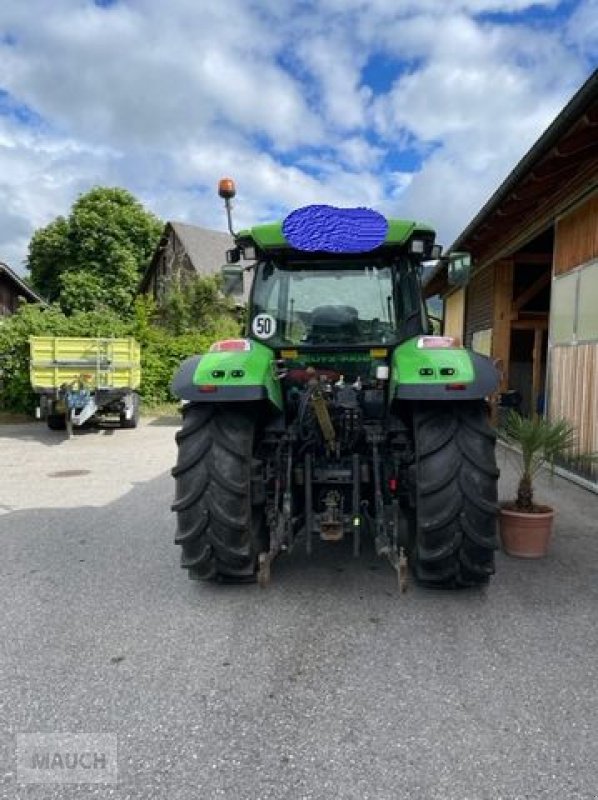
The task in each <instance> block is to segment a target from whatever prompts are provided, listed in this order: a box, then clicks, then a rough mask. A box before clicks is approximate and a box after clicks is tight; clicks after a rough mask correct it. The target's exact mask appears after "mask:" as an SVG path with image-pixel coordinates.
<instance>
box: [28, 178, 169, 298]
mask: <svg viewBox="0 0 598 800" xmlns="http://www.w3.org/2000/svg"><path fill="white" fill-rule="evenodd" d="M162 228H163V223H162V222H161V221H160V220H159V219H158V218H157V217H156V216H154V214H152V213H151V212H149V211H146V209H144V207H143V206H142V205H141V203H140V202H139V201H138V200H136V199H135V197H133V195H132V194H131V193H130V192H128V191H127V190H126V189H119V188H108V187H96V188H94V189H91V191H89V192H87V193H86V194H84V195H81V196H80V197H79V198H78V200H77V201H76V202H75V203H74V205H73V207H72V209H71V212H70V214H69V216H68V217H67V218H64V217H57V218H56V219H55V220H54V221H53V222H51V223H50V224H49V225H47V226H46V227H45V228H40V229H39V230H37V231H36V232H35V233H34V235H33V238H32V240H31V243H30V245H29V258H28V266H29V269H30V271H31V282H32V285H33V286H34V288H35V289H36V290H37V291H38V292H39V293H40V294H41V295H42V296H43V297H45V298H46V299H47V300H49V301H50V302H54V301H57V302H59V303H60V305H61V307H62V308H63V309H64V310H65V311H66V312H67V313H73V312H74V311H76V310H78V309H81V310H91V309H94V308H102V307H103V308H108V309H114V310H117V311H119V312H121V313H122V312H127V311H128V310H129V309H130V308H131V305H132V302H133V298H134V296H135V290H136V288H137V285H138V282H139V279H140V277H141V275H142V273H143V270H144V269H145V267H146V266H147V264H148V262H149V259H150V258H151V256H152V254H153V252H154V250H155V248H156V246H157V244H158V241H159V239H160V234H161V232H162Z"/></svg>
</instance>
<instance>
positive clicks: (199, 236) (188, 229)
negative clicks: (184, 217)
mask: <svg viewBox="0 0 598 800" xmlns="http://www.w3.org/2000/svg"><path fill="white" fill-rule="evenodd" d="M172 233H174V235H175V236H176V237H177V238H178V240H179V241H180V243H181V244H182V245H183V247H184V248H185V252H186V253H187V255H188V256H189V259H190V261H191V263H192V265H193V267H194V269H195V271H196V272H198V273H202V274H206V273H208V274H214V273H216V272H218V271H219V270H220V268H221V267H222V265H223V264H224V263H225V260H226V259H225V253H226V251H227V250H228V249H230V248H231V247H233V246H234V241H233V239H232V237H231V236H230V234H228V233H223V232H222V231H215V230H212V229H210V228H203V227H201V226H200V225H189V224H188V223H186V222H167V223H166V225H165V226H164V231H163V233H162V236H161V237H160V241H159V243H158V246H157V247H156V250H155V252H154V255H153V256H152V260H151V261H150V263H149V266H148V268H147V269H146V271H145V273H144V275H143V278H142V279H141V281H140V283H139V291H140V292H143V291H145V289H146V288H147V285H148V283H149V280H150V277H151V275H152V273H153V272H154V269H155V267H156V264H157V262H158V259H159V257H160V255H161V253H162V251H163V250H164V248H165V247H166V245H167V244H168V242H169V240H170V236H171V234H172Z"/></svg>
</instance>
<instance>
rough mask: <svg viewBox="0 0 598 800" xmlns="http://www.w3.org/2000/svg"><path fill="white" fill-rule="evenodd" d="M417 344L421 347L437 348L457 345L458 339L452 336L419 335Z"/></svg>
mask: <svg viewBox="0 0 598 800" xmlns="http://www.w3.org/2000/svg"><path fill="white" fill-rule="evenodd" d="M417 346H418V347H419V348H420V350H421V349H430V350H437V349H439V348H441V349H442V348H446V347H459V340H458V339H456V338H455V337H454V336H420V337H419V339H418V340H417Z"/></svg>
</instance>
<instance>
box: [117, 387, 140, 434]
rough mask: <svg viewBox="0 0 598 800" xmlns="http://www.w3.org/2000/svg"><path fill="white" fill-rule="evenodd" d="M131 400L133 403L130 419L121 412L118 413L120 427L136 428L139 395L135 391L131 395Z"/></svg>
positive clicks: (138, 413)
mask: <svg viewBox="0 0 598 800" xmlns="http://www.w3.org/2000/svg"><path fill="white" fill-rule="evenodd" d="M131 398H132V399H131V402H132V405H133V413H132V415H131V419H127V417H126V415H125V414H124V413H123V414H121V415H120V427H121V428H129V429H131V428H136V427H137V426H138V425H139V415H140V405H141V403H140V401H139V395H138V394H137V392H133V393H132V395H131Z"/></svg>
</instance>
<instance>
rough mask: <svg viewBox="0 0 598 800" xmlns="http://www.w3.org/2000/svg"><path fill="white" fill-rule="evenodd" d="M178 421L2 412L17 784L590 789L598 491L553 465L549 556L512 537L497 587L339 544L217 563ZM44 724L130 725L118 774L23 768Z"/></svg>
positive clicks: (179, 796)
mask: <svg viewBox="0 0 598 800" xmlns="http://www.w3.org/2000/svg"><path fill="white" fill-rule="evenodd" d="M167 422H168V421H166V423H167ZM174 430H175V428H174V427H173V426H171V425H169V424H165V423H164V421H162V422H160V423H159V424H157V423H152V424H148V423H144V425H143V426H142V427H141V428H140V429H138V430H137V431H120V430H115V431H112V432H110V431H102V432H89V433H86V434H81V435H79V436H76V437H75V438H74V439H73V440H71V441H65V440H64V438H63V437H62V436H61V435H60V434H55V433H50V432H48V431H46V430H45V429H44V428H43V426H41V425H37V424H29V425H15V426H8V425H4V426H1V427H0V455H1V459H0V461H1V466H0V469H1V470H2V472H0V542H1V548H2V550H1V552H2V557H1V559H0V643H1V644H0V647H1V650H0V673H1V674H0V715H1V724H0V779H3V781H4V782H3V783H2V784H0V796H1V797H2V798H25V797H27V798H65V799H66V800H70V798H87V797H99V798H109V797H113V798H119V799H120V798H122V799H123V800H124V798H135V800H137V799H139V800H141V799H142V798H143V800H150V799H153V798H156V800H157V799H158V798H160V800H162V799H164V800H204V798H205V800H212V798H216V797H226V798H234V800H246V799H247V800H250V799H251V800H256V799H257V798H264V799H265V798H289V800H296V799H297V800H298V799H299V798H318V799H320V798H321V799H322V800H331V798H341V799H342V800H353V798H355V800H401V798H409V800H414V799H415V798H417V800H433V799H434V800H436V799H438V800H453V798H454V800H457V799H458V800H466V799H468V800H482V799H484V800H485V799H486V798H488V800H497V798H505V799H506V798H508V799H509V800H515V799H516V798H534V800H536V798H550V800H567V799H568V798H584V799H586V798H587V800H590V798H597V797H598V699H597V691H596V686H597V679H598V632H597V631H598V628H597V625H596V620H597V616H598V496H596V495H593V494H591V493H589V492H587V491H585V490H583V489H580V488H578V487H576V486H574V485H572V484H570V483H568V482H566V481H564V480H562V479H560V478H555V479H554V480H551V479H550V478H548V477H546V478H542V479H541V480H540V485H539V491H538V495H539V497H540V499H544V500H546V501H549V502H553V503H555V504H556V505H557V507H558V508H559V510H560V513H559V516H558V519H557V524H556V532H555V538H554V542H553V547H552V550H551V553H550V555H549V556H548V557H547V558H546V559H545V560H543V561H538V562H526V561H519V560H514V559H509V558H507V557H505V556H503V555H502V554H499V555H498V564H497V575H496V576H495V578H494V580H493V582H492V583H491V584H490V586H489V587H488V588H487V589H484V590H481V591H473V592H471V591H470V592H457V593H446V592H438V591H436V592H433V591H429V590H423V589H419V588H417V587H413V586H412V587H411V588H410V590H409V592H408V593H407V594H406V595H403V596H401V595H399V594H398V592H397V589H396V578H395V576H394V574H393V572H392V571H391V569H390V568H389V567H388V566H387V565H386V564H385V563H384V562H380V561H378V560H377V559H376V558H375V557H374V555H373V554H372V553H371V552H365V553H364V554H363V555H362V557H361V558H360V559H359V560H354V559H353V558H352V557H351V554H350V550H349V548H348V547H344V546H342V545H341V546H333V545H330V546H329V547H327V548H323V547H322V548H320V551H319V552H318V553H317V554H316V555H315V556H314V557H313V558H312V560H311V562H308V560H307V559H306V557H305V556H304V555H303V554H301V553H296V554H293V556H292V557H290V558H288V559H286V560H281V561H279V562H277V563H276V564H275V565H274V567H273V582H272V585H271V586H270V588H269V589H267V590H260V589H259V588H258V587H256V586H241V587H239V586H213V585H203V584H197V583H194V582H191V581H188V580H187V579H186V576H185V574H184V573H183V572H182V571H181V570H180V569H179V566H178V556H179V553H178V551H177V548H175V547H174V546H173V544H172V538H173V532H174V520H173V517H172V514H171V513H170V511H169V506H170V502H171V500H172V492H173V486H172V479H171V478H170V475H169V473H168V470H169V468H170V466H171V465H172V463H173V461H174V457H175V451H174V443H173V435H174ZM506 458H507V457H505V456H504V455H501V458H500V466H501V469H502V470H503V477H502V478H501V491H502V493H503V495H507V494H510V493H511V492H512V488H513V476H512V473H511V470H510V467H509V463H508V460H506ZM39 732H48V733H54V732H64V733H69V732H70V733H81V732H87V733H92V734H93V733H96V734H100V733H104V734H112V735H115V736H116V737H117V742H118V783H117V784H101V785H100V784H98V785H39V786H35V785H28V786H25V785H22V784H21V785H19V784H18V783H17V781H16V757H15V742H16V736H17V734H19V733H39ZM2 776H3V778H2Z"/></svg>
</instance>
